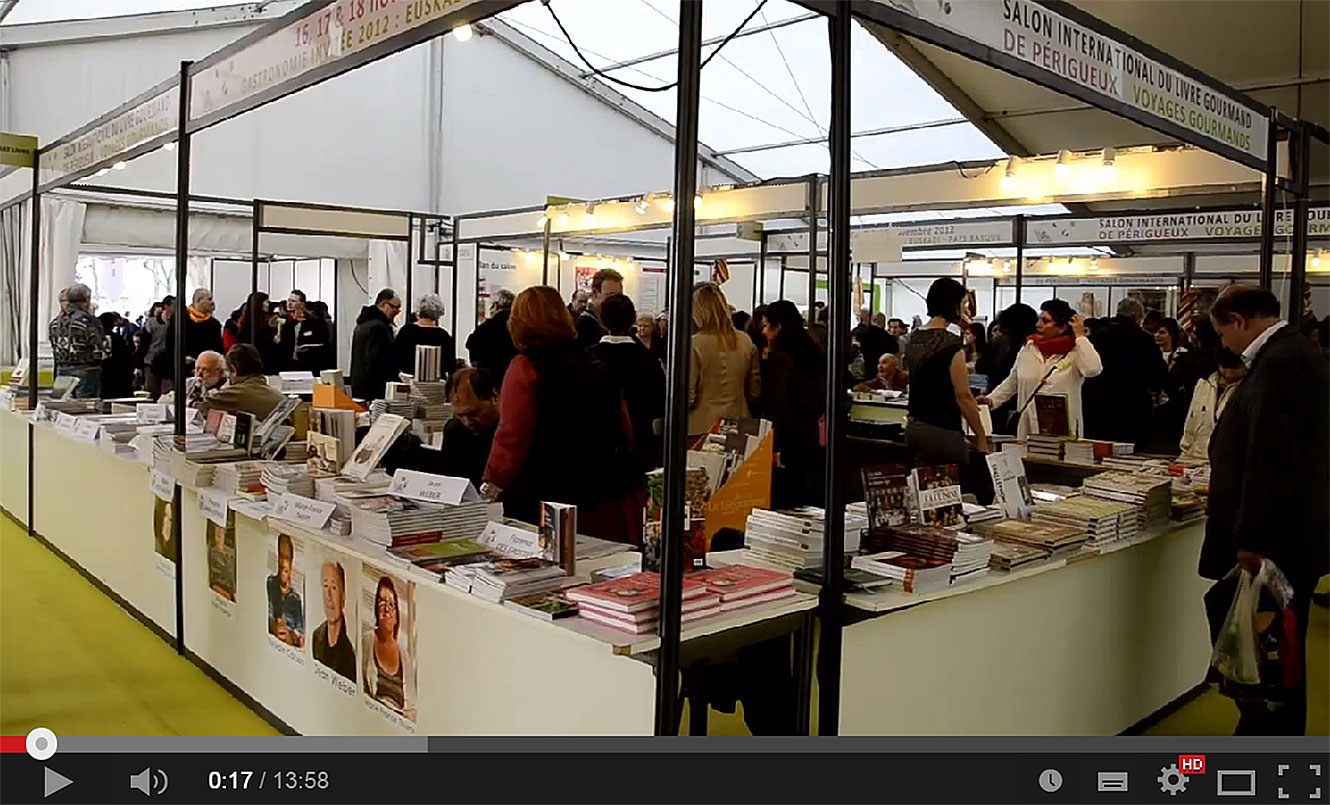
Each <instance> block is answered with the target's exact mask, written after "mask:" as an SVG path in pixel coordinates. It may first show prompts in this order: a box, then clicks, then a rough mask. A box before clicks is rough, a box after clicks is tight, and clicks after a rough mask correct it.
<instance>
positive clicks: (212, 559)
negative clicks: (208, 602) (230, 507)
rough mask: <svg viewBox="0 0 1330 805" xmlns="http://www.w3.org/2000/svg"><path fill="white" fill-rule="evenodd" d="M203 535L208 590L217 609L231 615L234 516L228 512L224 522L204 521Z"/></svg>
mask: <svg viewBox="0 0 1330 805" xmlns="http://www.w3.org/2000/svg"><path fill="white" fill-rule="evenodd" d="M204 535H205V536H206V538H207V551H208V588H209V589H211V590H212V592H213V595H214V596H215V597H216V598H217V599H219V602H215V603H221V604H222V605H221V606H219V607H218V609H219V610H220V611H221V612H223V613H226V614H227V616H228V617H230V616H231V614H232V609H233V608H232V607H231V606H230V605H231V604H234V603H235V602H236V516H235V512H230V511H228V512H227V513H226V515H225V520H224V521H223V522H222V523H217V522H215V521H213V520H211V519H209V520H206V521H204Z"/></svg>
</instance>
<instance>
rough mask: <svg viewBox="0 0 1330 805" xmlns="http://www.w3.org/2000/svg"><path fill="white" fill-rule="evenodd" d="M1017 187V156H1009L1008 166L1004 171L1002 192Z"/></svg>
mask: <svg viewBox="0 0 1330 805" xmlns="http://www.w3.org/2000/svg"><path fill="white" fill-rule="evenodd" d="M1015 188H1016V157H1007V168H1006V170H1005V171H1003V173H1002V192H1004V193H1010V192H1011V191H1012V190H1014V189H1015Z"/></svg>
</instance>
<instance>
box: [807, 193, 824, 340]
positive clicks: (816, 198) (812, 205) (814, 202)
mask: <svg viewBox="0 0 1330 805" xmlns="http://www.w3.org/2000/svg"><path fill="white" fill-rule="evenodd" d="M821 207H822V188H821V187H820V182H818V179H817V174H813V175H812V176H809V177H808V323H809V324H812V323H813V322H814V321H816V320H817V319H816V317H814V315H813V305H814V303H815V302H817V216H818V215H819V214H820V212H821Z"/></svg>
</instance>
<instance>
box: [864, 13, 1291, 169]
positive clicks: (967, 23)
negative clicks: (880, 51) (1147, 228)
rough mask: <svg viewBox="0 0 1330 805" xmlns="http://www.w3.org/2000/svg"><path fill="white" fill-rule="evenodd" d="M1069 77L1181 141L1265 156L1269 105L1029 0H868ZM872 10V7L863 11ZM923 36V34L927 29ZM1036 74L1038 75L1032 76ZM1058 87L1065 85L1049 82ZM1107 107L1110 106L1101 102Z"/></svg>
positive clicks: (1254, 161)
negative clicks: (1166, 127) (1167, 127)
mask: <svg viewBox="0 0 1330 805" xmlns="http://www.w3.org/2000/svg"><path fill="white" fill-rule="evenodd" d="M873 2H874V3H876V4H878V5H882V6H885V7H887V8H891V9H894V10H896V11H898V12H901V13H903V14H907V15H909V16H911V17H914V18H916V19H918V20H922V21H923V22H926V23H929V24H930V25H932V26H935V27H937V28H940V29H942V30H944V31H947V32H949V33H952V34H955V35H958V36H961V37H963V38H965V39H968V40H970V41H971V42H974V43H976V44H979V45H982V46H984V47H987V48H991V49H992V50H994V51H996V52H997V53H999V54H1002V55H1005V56H1008V57H1010V58H1013V59H1016V60H1017V61H1020V62H1022V63H1024V64H1025V65H1028V66H1029V67H1033V68H1034V69H1035V71H1037V72H1040V73H1044V74H1046V75H1048V76H1050V77H1054V78H1057V79H1061V81H1064V82H1067V83H1070V84H1071V85H1073V86H1074V87H1075V88H1076V89H1077V90H1078V91H1079V93H1078V94H1079V95H1081V96H1082V97H1084V99H1085V100H1087V101H1089V102H1091V103H1098V104H1099V105H1100V106H1105V104H1104V103H1103V101H1111V102H1116V103H1117V104H1122V105H1125V106H1127V107H1129V108H1130V110H1133V111H1134V112H1135V114H1130V113H1124V114H1128V115H1129V116H1130V117H1132V118H1133V119H1135V120H1137V121H1138V122H1141V123H1144V124H1145V125H1152V126H1156V127H1157V126H1158V124H1159V123H1165V124H1171V125H1172V126H1173V127H1176V128H1177V129H1180V130H1182V131H1183V132H1185V133H1187V134H1190V135H1191V136H1190V137H1185V136H1184V139H1186V140H1187V142H1190V143H1192V144H1193V145H1199V146H1201V147H1203V148H1211V149H1214V148H1215V146H1220V147H1221V148H1220V149H1219V150H1228V151H1229V152H1230V153H1231V152H1236V154H1240V155H1243V156H1245V157H1247V159H1244V160H1243V161H1244V162H1245V163H1247V164H1248V165H1251V166H1252V167H1257V168H1261V167H1264V163H1265V161H1266V145H1267V143H1266V128H1267V125H1268V121H1267V119H1266V117H1265V115H1266V113H1267V110H1265V109H1263V108H1260V107H1257V106H1253V105H1251V104H1248V103H1246V102H1244V101H1241V100H1238V99H1237V98H1234V97H1232V96H1231V95H1230V94H1229V93H1227V92H1224V91H1222V90H1219V89H1216V88H1214V87H1211V86H1207V85H1206V84H1203V83H1201V82H1199V81H1197V80H1196V79H1194V78H1191V77H1190V76H1187V75H1185V74H1183V73H1182V72H1180V71H1178V70H1176V69H1174V68H1172V67H1168V66H1166V65H1164V64H1162V63H1160V62H1159V61H1158V60H1156V59H1154V58H1152V57H1150V56H1147V55H1145V54H1143V53H1141V52H1140V51H1138V50H1137V49H1135V48H1134V47H1132V46H1130V45H1129V44H1126V43H1124V42H1120V41H1116V40H1115V39H1112V38H1109V35H1106V34H1105V33H1101V32H1100V31H1097V30H1095V29H1094V28H1093V27H1091V26H1088V25H1085V24H1082V23H1080V22H1077V21H1075V20H1073V19H1071V18H1069V17H1067V16H1064V15H1062V14H1059V13H1057V12H1055V11H1052V10H1051V9H1049V8H1047V7H1045V6H1044V5H1043V4H1042V3H1039V2H1034V0H950V2H937V1H936V0H873ZM866 13H868V14H869V15H870V16H871V14H872V12H871V11H868V12H866ZM925 38H928V37H926V36H925ZM1032 80H1034V81H1039V79H1038V78H1033V77H1032ZM1047 86H1050V87H1051V88H1053V89H1057V90H1060V91H1062V90H1063V88H1064V87H1063V86H1058V85H1055V84H1053V83H1050V84H1048V85H1047ZM1105 108H1109V107H1105Z"/></svg>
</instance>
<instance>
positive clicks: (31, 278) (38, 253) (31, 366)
mask: <svg viewBox="0 0 1330 805" xmlns="http://www.w3.org/2000/svg"><path fill="white" fill-rule="evenodd" d="M41 164H42V150H41V149H40V148H38V149H36V150H34V151H33V153H32V212H31V214H29V215H28V223H29V224H30V225H31V227H32V232H31V235H30V236H31V238H32V243H31V244H29V248H30V249H31V251H30V252H29V254H28V259H29V263H28V349H27V356H26V357H27V359H28V376H27V378H26V379H27V381H28V411H29V413H35V412H36V411H37V382H38V379H39V378H38V375H39V373H40V371H39V370H40V369H41V364H40V362H39V361H38V360H37V333H38V330H37V328H38V327H40V326H41V324H40V323H39V322H38V321H37V316H38V315H39V308H38V305H37V297H38V296H39V295H40V294H41V288H42V286H41V282H40V281H39V277H40V276H41V270H40V266H41V260H42V192H41V186H42V171H41ZM51 290H53V291H54V290H55V289H54V288H52V289H51ZM52 357H54V353H52ZM51 368H52V369H54V368H55V364H54V362H52V364H51ZM35 439H36V437H35V435H34V434H33V426H32V425H31V424H29V425H28V535H29V536H32V535H35V534H36V533H37V530H36V529H35V528H34V527H33V524H32V523H33V520H34V518H33V514H34V512H33V506H34V505H35V503H36V500H35V495H34V492H33V482H34V481H35V480H36V478H35V476H36V473H35V472H34V471H33V466H34V465H35V463H36V461H37V454H36V453H35V452H34V451H33V442H34V440H35Z"/></svg>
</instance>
